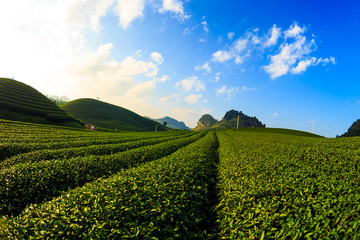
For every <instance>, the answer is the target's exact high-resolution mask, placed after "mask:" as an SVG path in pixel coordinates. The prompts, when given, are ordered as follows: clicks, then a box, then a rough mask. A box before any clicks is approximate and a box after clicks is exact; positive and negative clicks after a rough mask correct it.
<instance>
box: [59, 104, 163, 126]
mask: <svg viewBox="0 0 360 240" xmlns="http://www.w3.org/2000/svg"><path fill="white" fill-rule="evenodd" d="M61 107H62V108H63V109H64V110H65V111H67V112H69V113H71V114H72V115H74V116H75V117H76V118H78V119H80V120H81V121H83V122H84V123H85V124H94V125H96V127H100V128H105V129H112V130H115V129H116V128H117V129H118V130H119V131H121V130H123V131H155V128H157V130H158V131H165V130H167V128H166V127H164V126H163V125H162V124H159V123H157V122H155V121H152V120H150V119H147V118H144V117H142V116H140V115H138V114H136V113H134V112H132V111H130V110H128V109H125V108H122V107H119V106H115V105H112V104H109V103H105V102H102V101H98V100H95V99H90V98H82V99H77V100H74V101H71V102H68V103H66V104H64V105H61ZM156 126H157V127H156Z"/></svg>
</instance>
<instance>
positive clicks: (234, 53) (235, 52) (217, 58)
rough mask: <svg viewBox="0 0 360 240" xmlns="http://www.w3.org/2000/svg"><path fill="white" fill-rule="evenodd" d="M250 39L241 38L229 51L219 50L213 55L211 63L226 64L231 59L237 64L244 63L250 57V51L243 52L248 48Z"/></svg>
mask: <svg viewBox="0 0 360 240" xmlns="http://www.w3.org/2000/svg"><path fill="white" fill-rule="evenodd" d="M248 43H249V39H247V38H239V39H237V40H236V41H235V42H234V43H233V44H232V45H231V46H230V47H229V50H227V51H225V50H219V51H217V52H215V53H213V54H212V58H211V61H213V62H220V63H224V62H226V61H228V60H230V59H234V62H235V63H236V64H240V63H243V61H244V59H245V58H247V57H249V56H250V51H249V50H248V51H246V53H245V54H244V55H240V54H243V52H244V51H245V50H246V49H247V48H248Z"/></svg>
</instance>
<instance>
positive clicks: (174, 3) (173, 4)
mask: <svg viewBox="0 0 360 240" xmlns="http://www.w3.org/2000/svg"><path fill="white" fill-rule="evenodd" d="M159 12H160V13H166V12H172V13H174V14H175V16H176V17H177V18H178V19H179V20H180V21H185V20H187V19H189V18H190V15H186V14H185V11H184V6H183V2H182V1H180V0H163V4H162V8H160V9H159Z"/></svg>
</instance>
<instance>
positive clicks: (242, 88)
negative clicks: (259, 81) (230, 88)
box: [241, 86, 256, 92]
mask: <svg viewBox="0 0 360 240" xmlns="http://www.w3.org/2000/svg"><path fill="white" fill-rule="evenodd" d="M254 90H256V88H249V87H246V86H242V87H241V92H248V91H254Z"/></svg>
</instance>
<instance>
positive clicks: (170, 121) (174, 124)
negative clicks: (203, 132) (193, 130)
mask: <svg viewBox="0 0 360 240" xmlns="http://www.w3.org/2000/svg"><path fill="white" fill-rule="evenodd" d="M153 120H154V121H156V122H158V123H161V124H163V123H164V122H167V125H166V126H167V127H170V128H175V129H185V130H190V128H189V127H187V126H186V125H185V123H184V122H180V121H178V120H176V119H174V118H171V117H163V118H159V119H153Z"/></svg>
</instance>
